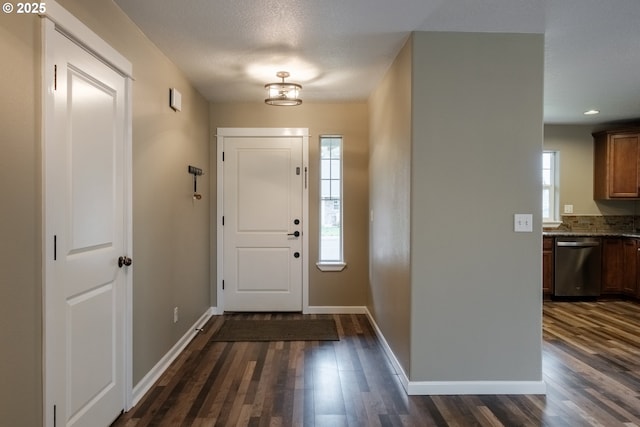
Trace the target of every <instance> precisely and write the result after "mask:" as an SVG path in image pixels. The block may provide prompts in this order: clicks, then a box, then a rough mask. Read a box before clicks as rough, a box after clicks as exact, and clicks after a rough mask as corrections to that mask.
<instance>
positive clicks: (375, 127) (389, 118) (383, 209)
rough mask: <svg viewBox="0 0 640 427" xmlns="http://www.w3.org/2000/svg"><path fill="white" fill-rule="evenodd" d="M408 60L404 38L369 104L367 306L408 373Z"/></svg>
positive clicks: (408, 46)
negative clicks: (371, 219) (368, 259)
mask: <svg viewBox="0 0 640 427" xmlns="http://www.w3.org/2000/svg"><path fill="white" fill-rule="evenodd" d="M411 64H412V41H411V39H409V40H408V41H407V43H406V44H405V46H404V47H403V49H402V50H401V51H400V53H399V54H398V56H397V58H396V60H395V61H394V63H393V65H392V66H391V68H390V69H389V71H388V72H387V74H386V75H385V77H384V79H383V80H382V82H381V83H380V84H379V85H378V87H377V89H376V91H375V92H374V93H373V94H372V96H371V98H370V100H369V105H370V113H369V114H370V116H371V120H370V129H371V130H370V135H371V142H370V156H369V159H370V160H369V164H370V166H369V167H370V170H369V188H370V194H371V195H370V199H371V200H370V203H369V206H370V209H371V211H372V212H373V221H371V223H370V248H369V253H370V263H371V269H370V270H371V275H370V287H371V291H370V292H371V301H370V302H369V304H368V306H369V311H370V312H371V314H372V315H373V317H374V318H375V320H376V323H377V324H378V327H379V328H380V329H381V331H382V333H383V334H384V337H385V339H386V340H387V342H388V343H389V346H390V347H391V349H392V350H393V352H394V354H395V356H396V358H397V359H398V361H399V363H400V364H401V365H402V367H403V369H404V370H405V371H406V372H407V373H408V371H409V365H410V356H409V355H410V345H411V342H410V335H411V275H410V251H409V248H410V242H411V234H410V233H411V224H410V208H411V206H410V199H411V191H412V186H411V106H412V104H411V100H412V94H411V88H412V86H411Z"/></svg>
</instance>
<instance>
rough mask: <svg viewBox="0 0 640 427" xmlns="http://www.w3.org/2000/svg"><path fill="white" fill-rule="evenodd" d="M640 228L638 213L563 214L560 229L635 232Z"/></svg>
mask: <svg viewBox="0 0 640 427" xmlns="http://www.w3.org/2000/svg"><path fill="white" fill-rule="evenodd" d="M638 228H640V216H636V215H611V216H598V215H563V216H562V225H560V227H558V228H556V229H555V230H558V231H590V232H608V231H615V232H635V231H637V230H638Z"/></svg>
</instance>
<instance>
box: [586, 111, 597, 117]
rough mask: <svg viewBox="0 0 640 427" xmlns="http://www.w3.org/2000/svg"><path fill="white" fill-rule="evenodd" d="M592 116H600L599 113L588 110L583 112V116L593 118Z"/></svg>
mask: <svg viewBox="0 0 640 427" xmlns="http://www.w3.org/2000/svg"><path fill="white" fill-rule="evenodd" d="M594 114H600V111H598V110H589V111H585V112H584V115H585V116H593V115H594Z"/></svg>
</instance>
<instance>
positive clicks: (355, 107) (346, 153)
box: [209, 92, 369, 306]
mask: <svg viewBox="0 0 640 427" xmlns="http://www.w3.org/2000/svg"><path fill="white" fill-rule="evenodd" d="M259 93H260V92H259ZM209 111H210V116H211V120H210V123H211V148H210V153H211V161H210V163H211V176H210V179H212V181H211V184H210V185H211V190H212V191H211V194H212V196H211V200H212V202H215V179H214V178H215V172H214V169H215V165H216V158H215V157H216V148H215V147H216V139H215V131H216V128H219V127H304V128H309V133H310V135H311V137H310V138H309V233H310V234H311V236H310V240H309V252H310V253H309V305H311V306H363V305H365V303H366V301H367V274H368V257H367V251H368V229H367V218H368V214H367V206H368V203H369V192H368V138H369V136H368V128H367V126H368V116H367V105H366V104H365V103H347V104H315V103H303V104H302V105H300V106H298V107H291V108H287V107H272V106H268V105H265V104H264V103H262V102H261V101H260V102H256V103H242V104H211V105H210V108H209ZM323 134H337V135H343V137H344V147H343V157H344V160H343V174H344V181H343V185H344V188H343V209H344V213H343V215H344V217H343V227H344V251H345V261H346V262H347V267H346V269H344V270H343V271H341V272H322V271H320V270H318V269H317V268H316V266H315V263H316V262H317V261H318V233H319V231H318V224H319V222H318V221H319V220H318V217H319V203H318V200H319V193H318V189H319V164H320V159H319V136H320V135H323ZM214 206H215V205H214ZM214 233H215V228H212V236H213V235H214ZM214 239H215V237H214ZM214 241H215V240H214ZM214 292H215V286H214V285H212V295H213V293H214ZM212 304H213V305H215V304H216V299H215V298H214V299H213V300H212Z"/></svg>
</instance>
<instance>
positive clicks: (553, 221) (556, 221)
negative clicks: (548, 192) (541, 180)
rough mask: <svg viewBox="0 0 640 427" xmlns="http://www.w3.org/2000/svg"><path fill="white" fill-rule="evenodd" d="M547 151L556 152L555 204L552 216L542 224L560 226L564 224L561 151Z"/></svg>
mask: <svg viewBox="0 0 640 427" xmlns="http://www.w3.org/2000/svg"><path fill="white" fill-rule="evenodd" d="M543 152H545V153H554V155H553V181H554V188H553V199H554V200H553V205H552V207H551V209H552V215H553V217H552V218H548V219H544V218H543V222H542V226H543V227H544V228H558V227H559V226H560V225H562V220H561V217H560V152H559V151H557V150H543Z"/></svg>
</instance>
